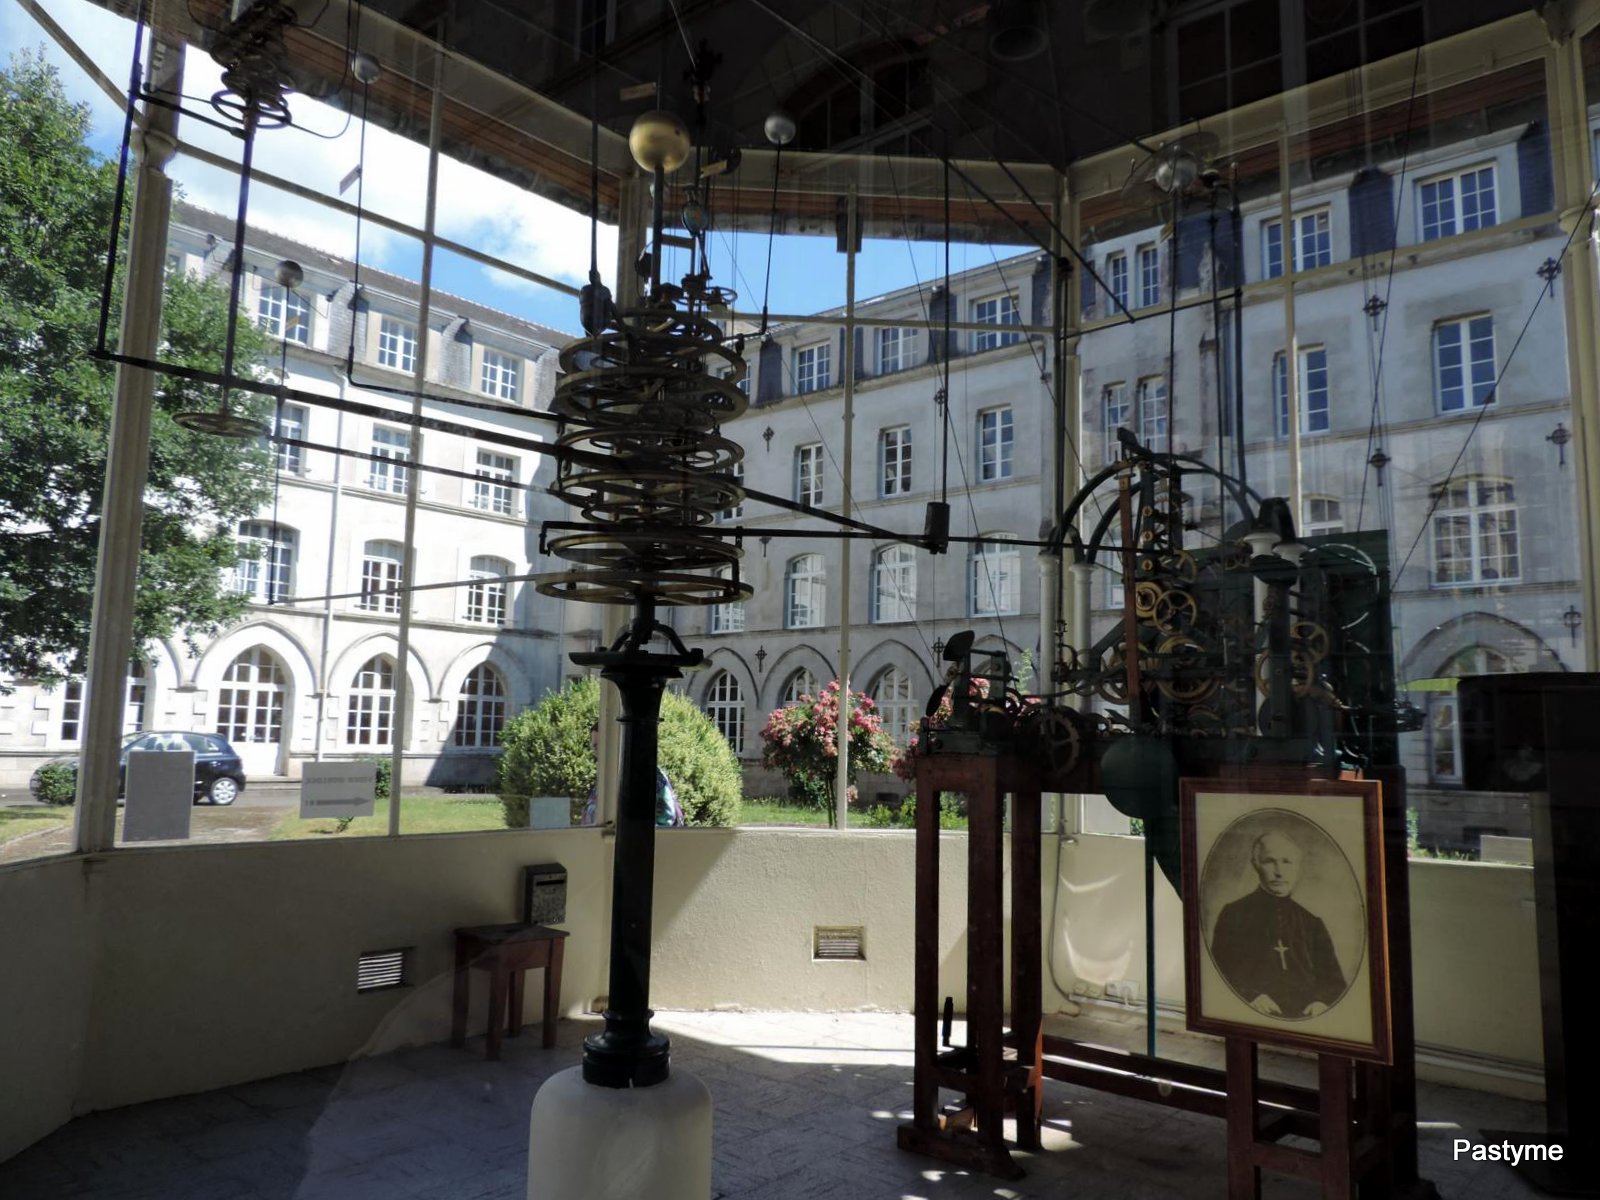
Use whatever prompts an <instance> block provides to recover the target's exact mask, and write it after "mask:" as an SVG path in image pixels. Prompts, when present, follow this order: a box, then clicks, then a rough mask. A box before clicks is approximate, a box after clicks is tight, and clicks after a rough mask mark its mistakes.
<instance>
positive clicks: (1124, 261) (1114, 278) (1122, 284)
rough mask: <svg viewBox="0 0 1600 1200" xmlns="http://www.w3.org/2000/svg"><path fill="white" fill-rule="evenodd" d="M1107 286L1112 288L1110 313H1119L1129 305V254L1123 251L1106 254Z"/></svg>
mask: <svg viewBox="0 0 1600 1200" xmlns="http://www.w3.org/2000/svg"><path fill="white" fill-rule="evenodd" d="M1105 280H1106V286H1107V287H1108V288H1109V289H1110V293H1111V300H1112V304H1111V307H1110V310H1109V313H1108V315H1109V314H1110V313H1118V312H1121V311H1122V310H1123V309H1125V308H1127V307H1128V256H1127V255H1126V254H1124V253H1122V252H1120V251H1119V252H1118V253H1116V254H1108V255H1107V256H1106V270H1105Z"/></svg>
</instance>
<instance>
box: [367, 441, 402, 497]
mask: <svg viewBox="0 0 1600 1200" xmlns="http://www.w3.org/2000/svg"><path fill="white" fill-rule="evenodd" d="M372 454H373V458H372V460H371V461H370V462H369V463H368V464H367V466H368V471H367V486H368V487H370V488H373V489H375V490H377V491H380V492H399V493H403V492H404V491H405V490H406V485H407V483H408V482H409V477H410V469H409V468H408V467H406V466H405V464H406V463H408V462H410V461H411V432H410V431H409V430H406V429H391V428H389V427H388V426H387V425H374V426H373V427H372Z"/></svg>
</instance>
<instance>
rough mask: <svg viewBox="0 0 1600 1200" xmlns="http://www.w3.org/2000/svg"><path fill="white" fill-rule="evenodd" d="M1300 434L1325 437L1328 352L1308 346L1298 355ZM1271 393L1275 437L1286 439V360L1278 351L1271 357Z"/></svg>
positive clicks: (1287, 410) (1287, 367) (1287, 397)
mask: <svg viewBox="0 0 1600 1200" xmlns="http://www.w3.org/2000/svg"><path fill="white" fill-rule="evenodd" d="M1298 383H1299V390H1300V432H1301V433H1326V432H1327V430H1328V427H1329V414H1328V351H1327V348H1326V347H1324V346H1308V347H1306V348H1305V349H1304V350H1302V351H1300V374H1299V380H1298ZM1272 393H1273V398H1274V400H1275V403H1276V411H1277V414H1278V436H1279V437H1281V438H1286V437H1288V436H1289V359H1288V356H1287V355H1286V354H1284V353H1283V352H1282V351H1279V352H1278V353H1277V354H1275V355H1273V357H1272Z"/></svg>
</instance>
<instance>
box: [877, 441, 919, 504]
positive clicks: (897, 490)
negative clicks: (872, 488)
mask: <svg viewBox="0 0 1600 1200" xmlns="http://www.w3.org/2000/svg"><path fill="white" fill-rule="evenodd" d="M878 465H879V468H880V470H879V475H878V479H879V492H878V494H879V495H881V496H903V495H905V494H906V493H907V492H909V491H910V490H911V426H909V425H899V426H896V427H895V428H893V429H885V430H884V431H883V432H882V433H880V434H879V435H878Z"/></svg>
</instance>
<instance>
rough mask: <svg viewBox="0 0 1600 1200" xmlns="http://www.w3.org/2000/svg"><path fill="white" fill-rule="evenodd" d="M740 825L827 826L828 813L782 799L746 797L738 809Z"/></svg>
mask: <svg viewBox="0 0 1600 1200" xmlns="http://www.w3.org/2000/svg"><path fill="white" fill-rule="evenodd" d="M739 824H741V825H820V826H822V827H823V828H827V825H828V814H827V813H825V812H823V811H822V810H821V809H820V808H806V807H804V806H802V805H799V804H789V803H786V802H785V801H782V800H773V799H770V798H761V799H756V800H749V799H747V800H746V801H745V802H744V804H743V805H742V806H741V807H740V809H739Z"/></svg>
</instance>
